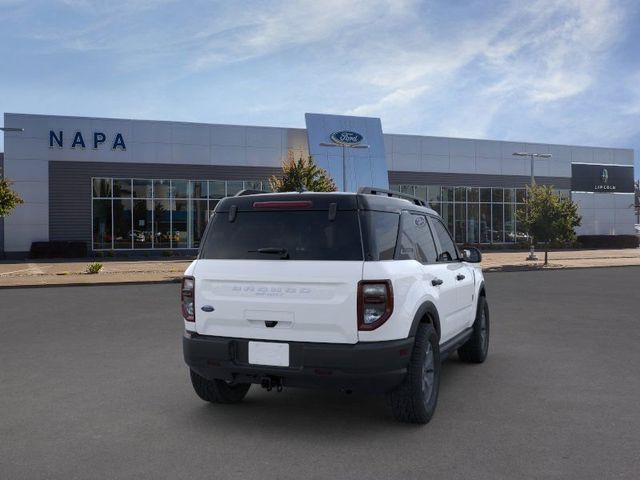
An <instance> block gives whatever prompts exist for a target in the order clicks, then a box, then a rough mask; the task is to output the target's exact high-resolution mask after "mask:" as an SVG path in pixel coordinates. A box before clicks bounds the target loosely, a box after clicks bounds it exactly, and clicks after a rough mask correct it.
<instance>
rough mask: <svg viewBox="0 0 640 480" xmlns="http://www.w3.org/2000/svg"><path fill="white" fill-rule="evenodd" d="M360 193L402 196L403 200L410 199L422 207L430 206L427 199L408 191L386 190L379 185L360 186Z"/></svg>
mask: <svg viewBox="0 0 640 480" xmlns="http://www.w3.org/2000/svg"><path fill="white" fill-rule="evenodd" d="M358 193H362V194H366V195H382V196H385V197H393V198H402V199H403V200H408V201H410V202H411V203H414V204H416V205H419V206H421V207H427V208H428V207H429V205H428V204H427V202H426V201H425V200H422V199H421V198H418V197H414V196H413V195H409V194H408V193H401V192H394V191H393V190H385V189H383V188H377V187H360V188H359V189H358Z"/></svg>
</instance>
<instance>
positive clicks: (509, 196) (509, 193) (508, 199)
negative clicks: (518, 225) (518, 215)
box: [504, 188, 516, 203]
mask: <svg viewBox="0 0 640 480" xmlns="http://www.w3.org/2000/svg"><path fill="white" fill-rule="evenodd" d="M515 201H516V198H515V193H514V189H513V188H505V189H504V203H513V202H515Z"/></svg>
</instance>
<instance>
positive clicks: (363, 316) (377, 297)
mask: <svg viewBox="0 0 640 480" xmlns="http://www.w3.org/2000/svg"><path fill="white" fill-rule="evenodd" d="M392 312H393V288H392V287H391V280H363V281H361V282H360V283H358V330H375V329H376V328H378V327H379V326H380V325H382V324H383V323H384V322H386V321H387V319H388V318H389V317H390V316H391V313H392Z"/></svg>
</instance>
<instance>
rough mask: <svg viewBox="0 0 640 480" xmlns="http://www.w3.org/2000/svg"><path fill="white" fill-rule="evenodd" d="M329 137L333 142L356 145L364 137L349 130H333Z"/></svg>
mask: <svg viewBox="0 0 640 480" xmlns="http://www.w3.org/2000/svg"><path fill="white" fill-rule="evenodd" d="M330 138H331V141H332V142H333V143H337V144H338V145H357V144H359V143H360V142H362V140H363V139H364V137H363V136H362V135H360V134H359V133H357V132H351V131H349V130H340V131H339V132H333V133H332V134H331V136H330Z"/></svg>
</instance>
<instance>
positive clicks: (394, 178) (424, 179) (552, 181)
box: [389, 171, 571, 190]
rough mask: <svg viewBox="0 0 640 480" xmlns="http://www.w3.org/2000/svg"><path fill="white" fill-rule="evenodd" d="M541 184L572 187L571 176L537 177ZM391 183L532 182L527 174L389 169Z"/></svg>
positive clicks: (514, 184)
mask: <svg viewBox="0 0 640 480" xmlns="http://www.w3.org/2000/svg"><path fill="white" fill-rule="evenodd" d="M535 180H536V183H537V184H539V185H553V186H554V187H555V188H558V189H567V190H569V189H570V188H571V178H569V177H535ZM389 183H391V184H408V185H445V186H451V187H456V186H460V187H505V188H509V187H524V186H525V185H529V184H530V183H531V178H530V177H529V176H527V175H485V174H471V173H439V172H433V173H431V172H400V171H389Z"/></svg>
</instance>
